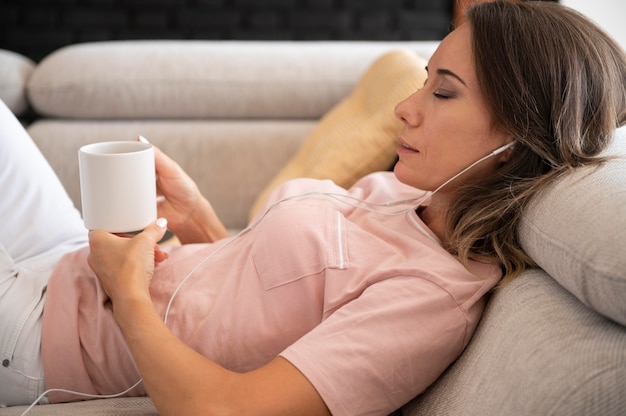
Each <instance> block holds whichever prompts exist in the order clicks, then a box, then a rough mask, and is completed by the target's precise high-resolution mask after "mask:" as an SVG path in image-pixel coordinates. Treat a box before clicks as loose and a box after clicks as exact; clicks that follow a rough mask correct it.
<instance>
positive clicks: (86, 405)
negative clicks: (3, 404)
mask: <svg viewBox="0 0 626 416" xmlns="http://www.w3.org/2000/svg"><path fill="white" fill-rule="evenodd" d="M26 408H27V407H26V406H18V407H7V408H6V409H0V416H20V415H21V414H22V413H23V412H24V411H25V410H26ZM27 414H28V416H38V415H40V416H42V415H45V416H85V415H91V416H94V415H100V416H104V415H115V416H157V415H158V414H159V413H158V412H157V410H156V408H155V407H154V404H152V400H150V399H149V398H147V397H125V398H121V399H103V400H89V401H84V402H74V403H59V404H54V405H41V406H35V407H33V408H32V409H31V410H30V411H29V412H28V413H27Z"/></svg>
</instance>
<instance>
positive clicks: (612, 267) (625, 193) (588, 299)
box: [520, 128, 626, 325]
mask: <svg viewBox="0 0 626 416" xmlns="http://www.w3.org/2000/svg"><path fill="white" fill-rule="evenodd" d="M607 154H610V155H621V157H619V158H617V159H614V160H611V161H609V162H607V163H606V164H605V165H603V166H601V167H600V168H586V169H580V170H578V171H576V172H574V173H572V174H569V175H568V176H567V177H564V178H562V180H559V181H557V182H556V183H555V184H554V186H552V187H551V188H550V189H548V190H547V192H545V193H544V194H542V195H540V197H538V198H537V199H536V200H535V201H534V203H533V204H532V206H531V207H530V209H529V210H528V212H527V215H525V216H524V220H523V221H522V223H521V226H520V239H521V243H522V246H523V248H524V250H526V252H527V253H528V254H529V255H530V256H531V257H532V258H533V259H534V260H535V261H536V262H537V264H538V265H539V266H540V267H541V268H543V269H544V270H546V271H547V272H548V273H549V274H550V275H551V276H552V277H554V278H555V279H556V280H557V281H558V282H559V283H560V284H561V285H563V287H565V288H566V289H567V290H569V291H570V292H571V293H573V294H574V295H575V296H576V297H578V299H580V301H581V302H583V303H584V304H585V305H587V306H589V307H591V308H592V309H594V310H595V311H597V312H599V313H601V314H603V315H605V316H607V317H609V318H611V319H613V320H615V321H616V322H619V323H620V324H622V325H626V245H625V242H626V129H624V128H622V129H619V130H618V132H617V134H616V138H615V140H614V142H613V144H612V146H611V148H610V149H609V152H607Z"/></svg>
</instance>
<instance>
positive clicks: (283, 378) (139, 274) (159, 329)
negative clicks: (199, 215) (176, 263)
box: [88, 220, 329, 415]
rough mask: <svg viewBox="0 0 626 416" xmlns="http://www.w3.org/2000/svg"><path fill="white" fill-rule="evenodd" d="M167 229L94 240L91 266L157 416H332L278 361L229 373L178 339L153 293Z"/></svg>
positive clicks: (159, 226)
mask: <svg viewBox="0 0 626 416" xmlns="http://www.w3.org/2000/svg"><path fill="white" fill-rule="evenodd" d="M165 225H166V224H164V221H162V220H158V221H157V223H155V224H152V225H150V226H149V227H147V228H146V229H145V230H144V232H142V233H140V234H138V235H137V236H136V237H134V238H130V239H129V238H121V237H118V236H115V235H112V234H109V233H107V232H104V231H91V232H90V234H89V241H90V248H91V250H90V254H89V258H88V261H89V265H90V266H91V268H92V269H93V270H94V272H95V273H96V275H97V276H98V278H99V280H100V282H101V283H102V286H103V288H104V289H105V291H106V292H107V293H108V294H109V296H110V297H111V301H112V303H113V311H114V316H115V319H116V321H117V323H118V324H119V326H120V328H121V329H122V332H123V334H124V337H125V339H126V341H127V343H128V345H129V347H130V349H131V351H132V354H133V357H134V358H135V361H136V363H137V367H138V368H139V371H140V373H141V375H142V377H143V380H144V384H145V386H146V389H147V391H148V393H149V394H150V396H151V398H152V400H153V401H154V403H155V405H156V407H157V409H158V410H159V413H160V414H163V415H171V414H186V415H187V414H203V415H213V414H254V415H256V414H258V415H264V414H267V415H281V414H285V415H328V414H329V411H328V409H327V408H326V405H325V404H324V402H323V400H322V399H321V397H320V396H319V394H318V393H317V391H316V390H315V388H314V387H313V386H312V385H311V384H310V383H309V381H308V380H307V379H306V377H305V376H304V375H303V374H302V373H300V371H298V369H296V368H295V367H294V366H293V365H291V363H289V362H288V361H287V360H285V359H283V358H280V357H279V358H276V359H274V360H273V361H271V362H270V363H269V364H267V365H265V366H263V367H261V368H259V369H257V370H255V371H251V372H248V373H235V372H232V371H228V370H226V369H225V368H223V367H221V366H219V365H217V364H216V363H214V362H212V361H210V360H208V359H207V358H205V357H203V356H202V355H200V354H198V353H197V352H195V351H194V350H192V349H191V348H189V347H188V346H187V345H185V344H184V343H183V342H182V341H180V340H179V339H178V338H176V337H175V336H174V335H173V334H172V333H171V332H170V331H169V329H168V328H167V327H166V326H165V324H164V323H163V321H162V320H161V318H160V316H159V315H158V314H157V312H156V310H155V308H154V306H153V303H152V300H151V298H150V294H149V291H148V287H149V283H150V278H151V276H152V273H153V270H154V264H155V263H158V262H160V261H163V260H164V259H165V258H166V257H165V256H164V255H163V253H162V252H160V250H159V249H158V246H157V245H156V242H157V241H158V240H159V239H160V238H161V237H162V235H163V233H164V232H165Z"/></svg>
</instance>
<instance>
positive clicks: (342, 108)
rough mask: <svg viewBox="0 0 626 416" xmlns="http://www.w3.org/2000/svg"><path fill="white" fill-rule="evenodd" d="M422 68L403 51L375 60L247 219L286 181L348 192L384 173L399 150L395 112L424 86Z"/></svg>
mask: <svg viewBox="0 0 626 416" xmlns="http://www.w3.org/2000/svg"><path fill="white" fill-rule="evenodd" d="M425 67H426V60H424V59H423V58H421V57H419V56H418V55H416V54H415V53H414V52H413V51H409V50H404V49H402V50H395V51H391V52H388V53H386V54H385V55H383V56H382V57H380V58H378V59H377V60H376V61H375V62H374V63H373V64H372V66H371V67H370V68H369V69H368V70H367V72H366V73H365V74H364V75H363V76H362V77H361V79H360V80H359V82H358V84H357V85H356V87H355V88H354V90H353V91H352V93H351V94H350V95H349V96H348V97H346V98H345V99H344V100H342V101H341V102H340V103H338V104H337V105H336V106H335V107H334V108H333V109H332V110H331V111H330V112H328V113H327V114H326V115H325V116H324V117H323V118H322V119H321V120H320V122H319V123H318V125H317V126H316V128H315V129H314V130H313V131H312V132H311V134H310V135H309V136H307V137H306V138H305V139H304V142H303V143H302V146H301V148H300V150H299V151H298V153H296V154H295V155H294V156H293V158H291V160H290V161H289V163H287V165H286V166H285V167H283V168H282V169H281V171H280V172H279V173H278V175H277V176H276V177H274V179H273V180H272V181H271V182H270V183H269V185H268V186H267V187H266V188H265V189H264V190H263V192H261V194H260V196H259V198H258V199H257V201H256V202H255V204H254V206H253V207H252V210H251V216H253V215H254V214H255V213H256V212H257V211H258V209H259V208H260V206H261V205H262V204H263V202H264V201H265V200H266V199H267V197H268V196H269V194H270V193H271V192H272V191H273V190H274V189H276V188H277V187H278V186H279V185H280V184H282V183H284V182H286V181H287V180H290V179H294V178H303V177H306V178H317V179H332V180H333V181H334V182H335V183H336V184H338V185H339V186H343V187H346V188H347V187H350V186H351V185H352V184H353V183H354V182H356V181H357V180H358V179H359V178H361V177H363V176H365V175H367V174H368V173H371V172H375V171H380V170H385V169H387V168H389V166H390V165H391V163H392V161H393V160H394V158H395V149H396V147H397V146H398V144H397V141H396V134H397V133H398V131H399V130H400V128H401V127H402V123H401V122H400V120H398V119H397V118H396V116H395V114H394V107H395V106H396V104H397V103H398V102H400V101H401V100H403V99H404V98H406V97H408V96H409V95H410V94H411V93H413V92H415V90H416V89H417V88H419V87H421V86H422V85H423V84H424V81H425V79H426V70H425Z"/></svg>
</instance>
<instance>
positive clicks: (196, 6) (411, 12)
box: [0, 0, 453, 61]
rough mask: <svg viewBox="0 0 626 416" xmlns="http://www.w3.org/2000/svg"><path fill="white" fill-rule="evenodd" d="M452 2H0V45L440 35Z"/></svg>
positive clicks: (29, 52) (27, 49)
mask: <svg viewBox="0 0 626 416" xmlns="http://www.w3.org/2000/svg"><path fill="white" fill-rule="evenodd" d="M452 15H453V0H0V48H1V49H8V50H12V51H15V52H19V53H22V54H24V55H26V56H29V57H30V58H32V59H33V60H35V61H39V60H41V58H43V57H44V56H45V55H47V54H48V53H50V52H52V51H53V50H55V49H57V48H59V47H61V46H64V45H67V44H71V43H78V42H88V41H103V40H119V39H249V40H301V41H306V40H439V39H442V38H443V37H444V36H445V35H446V34H447V33H448V31H449V29H450V24H451V21H452Z"/></svg>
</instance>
